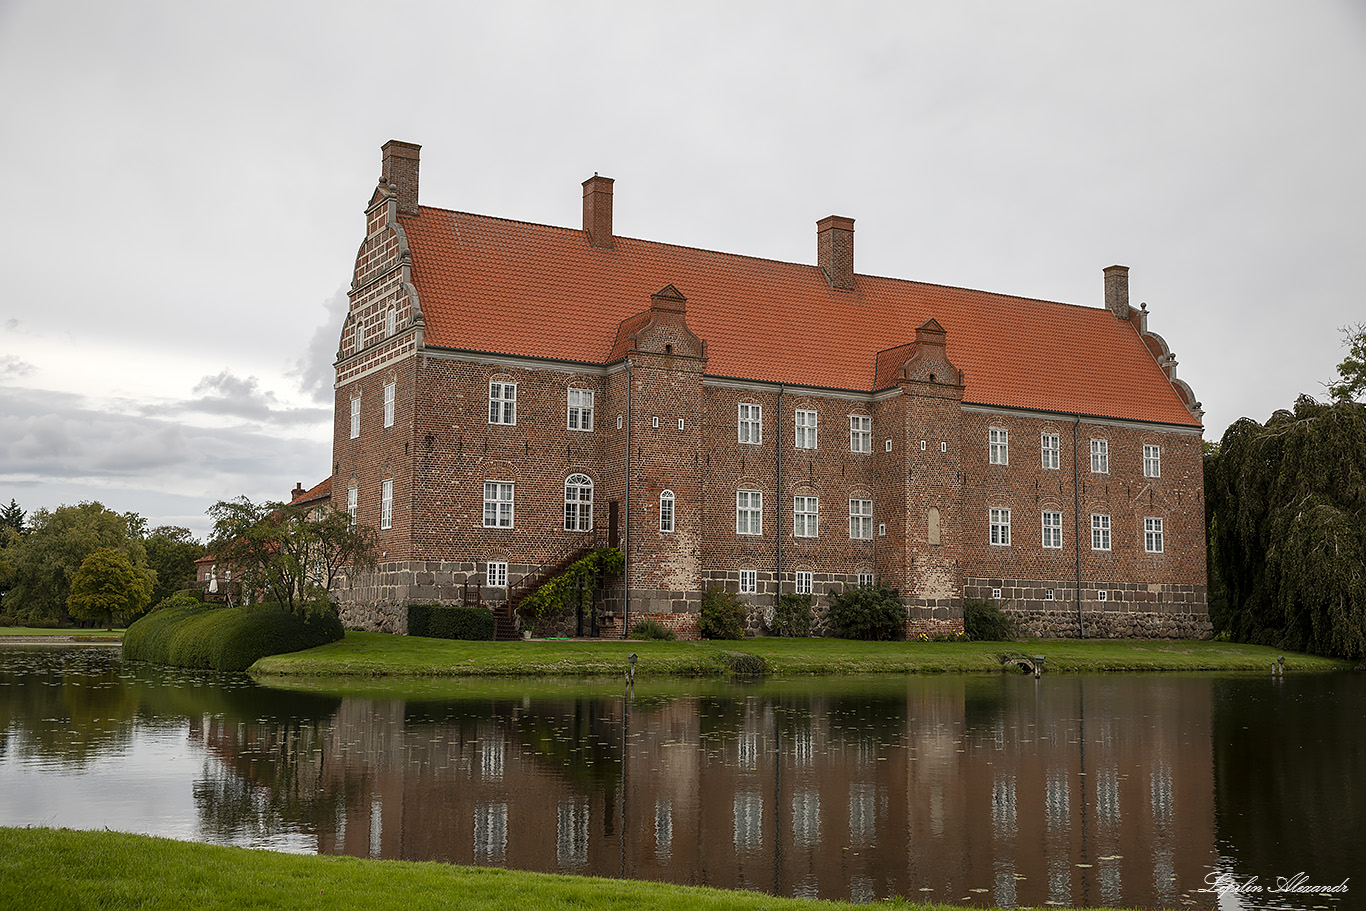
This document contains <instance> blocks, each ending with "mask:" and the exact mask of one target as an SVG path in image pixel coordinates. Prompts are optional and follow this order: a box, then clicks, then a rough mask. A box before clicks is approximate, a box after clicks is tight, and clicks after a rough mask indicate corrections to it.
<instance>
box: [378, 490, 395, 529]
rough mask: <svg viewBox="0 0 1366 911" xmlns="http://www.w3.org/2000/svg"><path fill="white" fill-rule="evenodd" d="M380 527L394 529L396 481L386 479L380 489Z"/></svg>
mask: <svg viewBox="0 0 1366 911" xmlns="http://www.w3.org/2000/svg"><path fill="white" fill-rule="evenodd" d="M379 527H380V528H393V527H394V479H393V478H385V479H384V480H383V481H382V482H381V483H380V487H379Z"/></svg>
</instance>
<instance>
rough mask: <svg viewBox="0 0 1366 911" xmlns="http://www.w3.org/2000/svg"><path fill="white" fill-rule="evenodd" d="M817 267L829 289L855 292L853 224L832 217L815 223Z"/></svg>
mask: <svg viewBox="0 0 1366 911" xmlns="http://www.w3.org/2000/svg"><path fill="white" fill-rule="evenodd" d="M816 263H817V264H818V265H819V266H820V267H821V269H822V270H823V271H824V272H825V278H826V281H828V282H830V287H832V288H836V289H838V290H840V291H853V290H854V220H853V219H852V218H845V217H844V216H842V215H830V216H827V217H826V218H822V219H821V220H820V221H818V222H816Z"/></svg>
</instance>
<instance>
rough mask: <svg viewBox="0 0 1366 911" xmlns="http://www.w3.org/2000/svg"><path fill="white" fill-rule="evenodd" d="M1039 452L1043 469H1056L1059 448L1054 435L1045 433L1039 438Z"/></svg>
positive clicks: (1056, 437)
mask: <svg viewBox="0 0 1366 911" xmlns="http://www.w3.org/2000/svg"><path fill="white" fill-rule="evenodd" d="M1040 440H1041V442H1040V443H1039V452H1040V453H1042V456H1041V459H1042V464H1043V467H1044V468H1057V467H1058V453H1059V452H1060V451H1061V447H1060V446H1059V445H1058V435H1057V434H1056V433H1045V434H1043V435H1042V436H1041V437H1040Z"/></svg>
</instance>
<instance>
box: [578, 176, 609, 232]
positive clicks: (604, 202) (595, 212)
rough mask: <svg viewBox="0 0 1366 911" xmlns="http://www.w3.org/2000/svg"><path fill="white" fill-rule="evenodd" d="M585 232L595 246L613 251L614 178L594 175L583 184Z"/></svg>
mask: <svg viewBox="0 0 1366 911" xmlns="http://www.w3.org/2000/svg"><path fill="white" fill-rule="evenodd" d="M583 232H584V233H585V234H587V235H588V242H589V243H590V244H592V245H593V246H595V247H600V248H602V249H603V250H611V249H612V246H613V244H612V178H610V177H599V176H598V175H596V174H594V175H593V176H592V177H590V178H588V179H587V180H585V181H584V182H583Z"/></svg>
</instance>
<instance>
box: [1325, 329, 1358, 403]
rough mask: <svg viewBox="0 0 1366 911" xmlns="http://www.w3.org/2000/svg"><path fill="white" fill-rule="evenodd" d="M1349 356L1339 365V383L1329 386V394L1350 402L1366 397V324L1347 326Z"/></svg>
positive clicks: (1345, 331) (1344, 330) (1343, 332)
mask: <svg viewBox="0 0 1366 911" xmlns="http://www.w3.org/2000/svg"><path fill="white" fill-rule="evenodd" d="M1342 334H1343V335H1345V336H1346V337H1347V340H1346V345H1347V356H1346V357H1345V358H1343V359H1342V363H1341V364H1338V381H1337V382H1336V383H1329V384H1328V394H1329V395H1331V396H1332V397H1333V398H1335V399H1339V400H1345V401H1350V400H1352V399H1360V398H1362V396H1366V323H1357V324H1356V325H1354V326H1346V327H1344V328H1343V330H1342Z"/></svg>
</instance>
